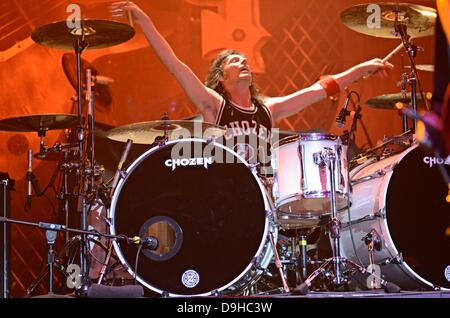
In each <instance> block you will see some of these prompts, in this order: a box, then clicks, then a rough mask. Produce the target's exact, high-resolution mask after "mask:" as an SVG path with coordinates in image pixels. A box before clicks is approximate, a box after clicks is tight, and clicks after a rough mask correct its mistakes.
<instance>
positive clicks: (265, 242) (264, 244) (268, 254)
mask: <svg viewBox="0 0 450 318" xmlns="http://www.w3.org/2000/svg"><path fill="white" fill-rule="evenodd" d="M178 142H201V143H205V144H206V143H211V142H212V143H214V145H215V146H217V147H219V148H221V149H222V150H224V151H227V152H229V153H231V154H232V155H234V156H235V157H236V158H238V159H239V161H240V162H241V163H243V164H244V165H245V166H246V167H247V168H248V169H249V171H250V172H251V174H252V175H253V178H254V179H255V181H256V182H257V184H258V187H259V189H260V194H261V195H262V197H263V200H264V207H265V211H264V212H265V222H264V235H263V238H262V240H261V243H260V245H259V247H258V250H257V252H256V254H255V255H254V257H253V259H251V260H249V264H248V265H247V267H245V269H244V270H243V271H242V272H241V273H240V274H239V275H238V276H237V277H236V278H235V279H233V280H232V281H231V282H229V283H228V284H226V285H224V286H222V287H220V288H218V289H215V290H212V291H209V292H206V293H201V294H195V295H185V294H176V293H170V292H169V293H167V291H163V290H161V289H158V288H156V287H154V286H152V285H151V284H149V283H148V282H147V281H146V280H144V279H142V278H141V277H140V275H136V280H137V281H138V282H140V283H141V284H142V285H143V286H145V287H147V288H148V289H150V290H152V291H154V292H156V293H158V294H162V295H167V296H168V297H198V296H211V295H216V294H217V293H220V292H222V291H225V290H227V289H228V288H230V287H232V286H233V285H235V284H237V283H238V282H239V281H240V280H245V279H244V278H245V276H246V275H248V274H250V275H251V277H252V278H250V279H249V281H250V282H251V281H253V280H255V279H256V278H257V277H258V276H260V275H261V274H262V270H258V267H261V268H263V269H265V268H267V267H268V265H269V263H270V261H271V258H272V256H273V251H272V247H271V245H270V240H269V231H271V233H273V234H274V240H275V243H276V241H277V237H278V232H277V231H276V230H274V225H273V224H271V223H272V222H271V221H270V220H269V218H270V216H271V215H272V213H273V207H272V206H271V204H270V203H269V202H270V201H269V199H268V196H267V193H266V190H265V188H264V186H263V185H262V183H261V181H260V180H259V178H258V176H257V174H256V171H255V169H252V168H251V166H250V165H249V164H248V163H247V161H245V160H244V158H243V157H242V156H240V155H239V154H237V153H236V152H234V151H233V150H232V149H230V148H228V147H225V146H224V145H222V144H220V143H216V142H215V141H209V140H208V141H207V140H204V139H200V138H185V139H178V140H172V141H169V142H167V143H165V144H164V145H162V146H155V147H153V148H151V149H149V150H147V151H146V152H144V153H143V154H142V155H141V156H139V157H138V158H137V159H136V160H135V161H134V162H133V163H132V164H131V165H130V166H129V167H128V168H127V169H126V170H125V175H126V176H127V177H125V178H121V179H120V181H119V183H118V184H117V187H116V189H115V191H114V193H113V196H112V200H111V207H110V209H109V219H110V220H111V224H110V229H111V234H112V235H118V233H116V229H115V210H116V205H117V201H118V199H119V197H120V192H121V190H122V188H123V186H124V184H125V183H126V181H127V179H128V176H129V175H130V174H131V173H132V172H133V171H134V170H135V169H136V168H137V167H138V166H139V165H140V164H141V163H142V162H143V161H144V160H145V159H146V158H147V157H149V156H151V155H152V154H153V153H155V152H157V151H158V150H160V149H164V148H166V147H168V146H170V145H172V144H176V143H178ZM269 227H270V229H269ZM274 232H275V233H274ZM113 247H114V250H115V252H116V254H117V256H118V258H119V260H120V262H121V263H122V264H123V265H125V266H126V268H127V271H128V273H129V274H130V275H131V276H132V277H134V276H135V273H134V271H133V270H132V266H131V265H130V264H129V263H128V261H127V260H126V258H125V257H124V255H123V253H122V250H121V248H120V246H119V245H118V243H117V242H116V240H114V241H113ZM264 249H265V251H264V253H263V250H264ZM261 256H263V258H262V260H261V261H260V262H259V263H258V264H255V263H256V262H255V259H256V260H258V259H259V258H260V257H261ZM252 267H256V270H255V273H252V272H251V269H252ZM238 288H239V285H238Z"/></svg>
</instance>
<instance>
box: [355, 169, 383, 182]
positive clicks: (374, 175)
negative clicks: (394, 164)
mask: <svg viewBox="0 0 450 318" xmlns="http://www.w3.org/2000/svg"><path fill="white" fill-rule="evenodd" d="M385 175H386V170H385V169H380V170H378V171H375V172H374V173H372V174H371V175H368V176H365V177H362V178H359V179H356V180H352V181H351V184H352V186H353V185H356V184H360V183H363V182H367V181H370V180H372V179H375V178H381V177H383V176H385Z"/></svg>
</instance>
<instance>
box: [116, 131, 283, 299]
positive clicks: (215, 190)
mask: <svg viewBox="0 0 450 318" xmlns="http://www.w3.org/2000/svg"><path fill="white" fill-rule="evenodd" d="M126 174H127V177H126V179H124V180H121V181H120V182H119V184H118V186H117V189H116V191H115V192H114V195H113V199H112V203H111V211H110V214H111V215H110V217H111V219H112V229H111V232H112V233H113V234H119V233H121V234H125V235H127V236H136V235H139V236H141V237H145V236H154V237H156V238H157V239H158V241H159V247H158V249H157V250H147V249H143V251H142V253H141V255H140V258H139V265H138V269H137V273H136V274H137V280H138V281H139V282H140V283H141V284H142V285H144V286H145V287H147V288H149V289H151V290H152V291H154V292H157V293H159V294H162V295H164V296H200V295H217V294H240V293H241V292H242V291H243V290H245V289H246V287H248V286H251V285H252V284H253V283H254V282H256V280H257V279H258V278H259V276H260V275H261V274H262V273H263V271H264V270H265V269H266V268H267V266H268V265H269V263H270V261H271V259H272V256H273V251H272V248H271V245H270V240H269V233H272V234H274V239H275V240H276V237H277V236H276V235H277V230H276V227H275V225H274V222H273V220H272V216H271V215H272V214H271V212H272V206H271V204H270V201H269V199H268V197H267V195H266V192H265V190H264V187H263V185H262V184H261V182H260V180H259V179H258V178H257V176H256V172H254V171H253V170H252V169H251V168H250V167H249V165H248V164H247V163H246V162H245V161H244V160H243V159H242V158H241V157H240V156H239V155H237V154H236V153H235V152H234V151H232V150H230V149H229V148H226V147H225V146H223V145H220V144H218V143H215V142H214V141H208V142H207V141H205V140H202V139H183V140H174V141H171V142H168V143H167V144H165V145H164V146H158V147H155V148H152V149H150V150H148V151H147V152H145V153H144V154H142V155H141V156H140V157H139V158H138V159H137V160H136V161H134V162H133V164H131V166H130V167H129V168H128V169H127V170H126ZM114 248H115V250H116V252H117V255H118V256H119V258H120V261H121V262H122V263H123V264H124V265H125V266H126V267H127V268H128V269H129V272H130V274H131V275H134V274H135V271H134V269H135V265H134V263H135V259H136V253H137V247H136V246H130V245H128V244H125V243H120V242H115V243H114Z"/></svg>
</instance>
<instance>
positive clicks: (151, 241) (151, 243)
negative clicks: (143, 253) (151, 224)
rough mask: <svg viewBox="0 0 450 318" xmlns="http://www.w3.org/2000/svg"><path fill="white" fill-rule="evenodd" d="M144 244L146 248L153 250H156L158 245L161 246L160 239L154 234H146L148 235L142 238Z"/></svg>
mask: <svg viewBox="0 0 450 318" xmlns="http://www.w3.org/2000/svg"><path fill="white" fill-rule="evenodd" d="M142 244H143V245H144V246H145V247H146V248H148V249H150V250H152V251H154V250H156V249H157V248H158V246H159V242H158V239H157V238H156V237H154V236H146V237H144V238H143V239H142Z"/></svg>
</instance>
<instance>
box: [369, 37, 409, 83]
mask: <svg viewBox="0 0 450 318" xmlns="http://www.w3.org/2000/svg"><path fill="white" fill-rule="evenodd" d="M402 48H403V43H400V44H399V45H398V46H397V47H396V48H395V49H394V50H392V52H391V53H389V54H388V55H386V57H385V58H384V59H382V60H381V63H386V62H387V61H389V60H390V59H391V58H392V57H393V56H394V55H395V54H396V53H398V52H399V51H400V50H401V49H402ZM372 74H373V72H371V73H370V74H367V75H364V76H363V78H364V79H367V78H368V77H369V76H370V75H372Z"/></svg>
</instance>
